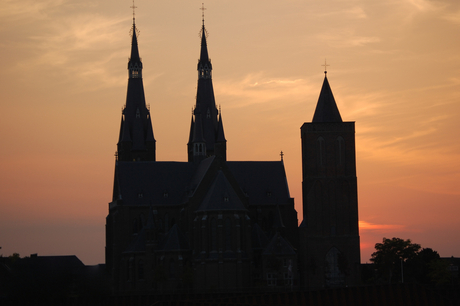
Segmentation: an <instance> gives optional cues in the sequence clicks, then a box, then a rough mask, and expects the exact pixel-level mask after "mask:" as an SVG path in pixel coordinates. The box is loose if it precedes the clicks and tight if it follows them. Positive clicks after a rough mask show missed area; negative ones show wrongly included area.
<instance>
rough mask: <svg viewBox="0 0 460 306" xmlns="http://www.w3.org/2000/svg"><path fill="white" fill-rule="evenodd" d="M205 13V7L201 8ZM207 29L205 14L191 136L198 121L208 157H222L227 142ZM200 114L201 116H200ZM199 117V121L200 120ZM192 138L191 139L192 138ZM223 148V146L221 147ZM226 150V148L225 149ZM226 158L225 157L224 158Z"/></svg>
mask: <svg viewBox="0 0 460 306" xmlns="http://www.w3.org/2000/svg"><path fill="white" fill-rule="evenodd" d="M201 10H202V11H203V12H204V10H205V8H204V6H202V7H201ZM206 34H207V32H206V28H205V26H204V14H203V15H202V26H201V49H200V58H199V60H198V65H197V70H198V85H197V95H196V104H195V108H194V113H193V114H194V117H195V120H192V125H191V127H190V128H191V130H190V135H195V132H194V131H193V129H197V128H198V124H197V123H198V120H199V121H200V122H199V124H200V126H201V129H202V135H203V140H204V142H205V144H206V156H211V155H217V154H220V155H222V150H221V149H218V148H217V147H216V146H219V144H220V143H223V142H226V140H225V136H224V132H223V126H219V124H222V118H218V111H217V107H216V102H215V99H214V89H213V86H212V64H211V60H210V58H209V55H208V46H207V42H206ZM198 114H199V115H198ZM198 117H199V119H198ZM190 138H191V137H190ZM221 147H222V146H221ZM193 148H194V145H193V139H192V141H191V142H190V141H189V143H188V160H189V161H193V160H194V158H193ZM225 148H226V147H225ZM223 157H224V158H225V155H224V156H223Z"/></svg>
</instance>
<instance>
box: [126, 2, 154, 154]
mask: <svg viewBox="0 0 460 306" xmlns="http://www.w3.org/2000/svg"><path fill="white" fill-rule="evenodd" d="M132 8H133V26H132V29H131V31H132V33H131V34H132V40H131V56H130V58H129V61H128V75H129V78H128V92H127V95H126V105H125V107H124V108H123V112H122V120H121V126H120V136H119V140H118V152H117V156H118V160H123V161H133V160H148V161H154V160H155V138H154V136H153V128H152V121H151V118H150V110H149V109H148V108H147V105H146V103H145V96H144V84H143V81H142V68H143V67H142V61H141V58H140V56H139V47H138V44H137V37H138V35H139V31H138V30H137V28H136V22H135V21H136V20H135V17H134V8H135V6H134V1H133V6H132Z"/></svg>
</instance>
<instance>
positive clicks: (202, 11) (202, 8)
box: [133, 0, 206, 26]
mask: <svg viewBox="0 0 460 306" xmlns="http://www.w3.org/2000/svg"><path fill="white" fill-rule="evenodd" d="M133 1H134V0H133ZM200 10H201V21H202V22H203V26H204V11H205V10H206V8H205V7H204V3H201V7H200Z"/></svg>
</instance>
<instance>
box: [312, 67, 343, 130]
mask: <svg viewBox="0 0 460 306" xmlns="http://www.w3.org/2000/svg"><path fill="white" fill-rule="evenodd" d="M324 74H325V75H324V82H323V87H322V88H321V93H320V95H319V99H318V103H317V104H316V110H315V114H314V115H313V120H312V122H342V117H341V116H340V112H339V109H338V107H337V104H336V103H335V99H334V95H333V94H332V90H331V86H330V85H329V81H328V80H327V71H325V72H324Z"/></svg>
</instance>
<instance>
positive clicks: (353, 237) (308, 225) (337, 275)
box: [300, 72, 360, 288]
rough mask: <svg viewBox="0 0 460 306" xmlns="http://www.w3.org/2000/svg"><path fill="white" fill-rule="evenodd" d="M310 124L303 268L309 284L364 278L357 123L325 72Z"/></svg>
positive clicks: (305, 149) (304, 132)
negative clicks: (344, 113) (345, 116)
mask: <svg viewBox="0 0 460 306" xmlns="http://www.w3.org/2000/svg"><path fill="white" fill-rule="evenodd" d="M325 74H326V75H325V77H324V83H323V87H322V88H321V93H320V96H319V99H318V103H317V105H316V110H315V114H314V116H313V120H312V122H311V123H304V124H303V125H302V127H301V138H302V179H303V181H302V194H303V221H302V224H301V225H300V237H301V238H300V241H301V242H300V246H301V249H300V252H301V254H302V256H301V263H300V265H301V267H302V268H301V273H302V275H304V276H305V277H304V280H305V281H306V283H305V285H306V286H307V287H310V288H312V287H336V286H344V285H349V284H357V283H358V281H359V275H360V274H359V265H360V248H359V231H358V192H357V179H356V156H355V123H354V122H343V121H342V117H341V116H340V113H339V110H338V108H337V104H336V103H335V100H334V96H333V94H332V90H331V87H330V86H329V82H328V79H327V73H326V72H325Z"/></svg>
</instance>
